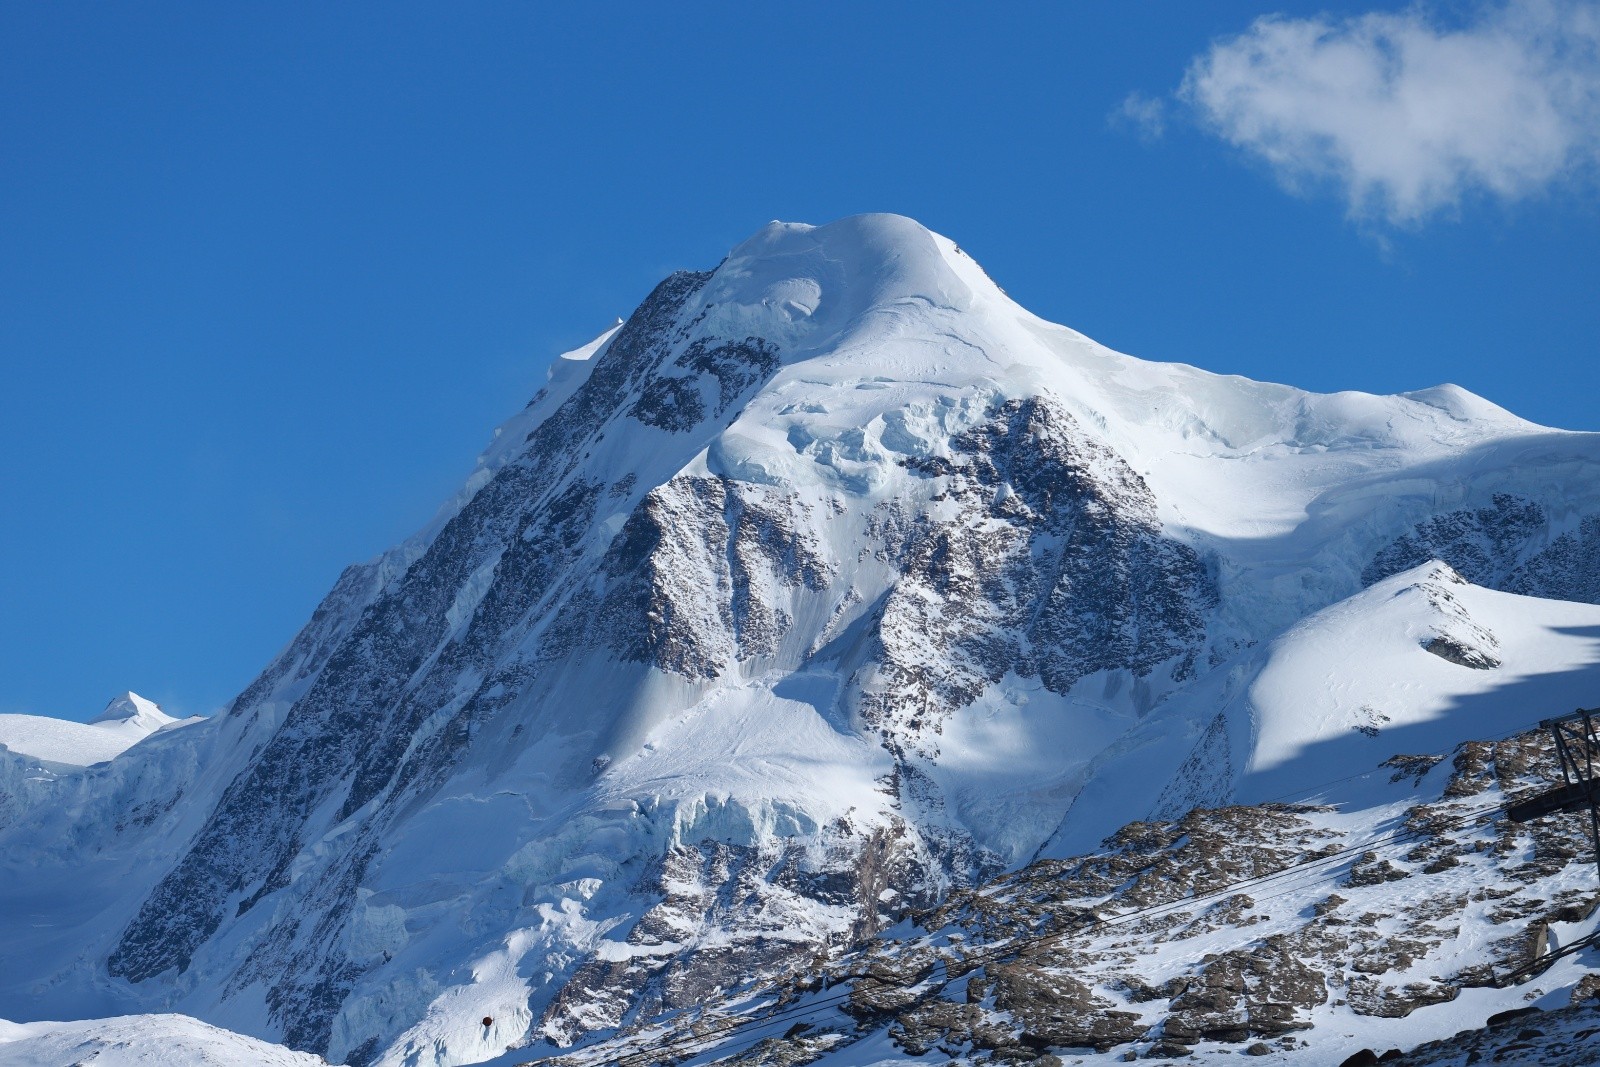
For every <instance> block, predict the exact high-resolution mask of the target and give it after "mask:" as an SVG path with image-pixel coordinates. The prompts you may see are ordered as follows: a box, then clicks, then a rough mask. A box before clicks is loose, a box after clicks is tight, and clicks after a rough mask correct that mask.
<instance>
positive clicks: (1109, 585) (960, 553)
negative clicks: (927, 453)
mask: <svg viewBox="0 0 1600 1067" xmlns="http://www.w3.org/2000/svg"><path fill="white" fill-rule="evenodd" d="M906 465H907V467H909V468H910V469H911V470H912V471H914V472H916V473H917V474H919V475H921V476H923V477H926V478H929V479H931V480H934V483H935V487H936V489H935V493H934V495H933V497H932V500H933V501H934V502H935V503H939V504H943V505H945V506H946V507H947V508H949V509H951V510H953V511H954V516H953V517H952V518H950V519H947V520H945V521H938V520H935V521H934V522H931V523H929V522H918V523H914V524H913V523H908V522H905V521H904V520H903V519H902V520H901V521H900V522H896V523H892V524H886V529H887V531H888V537H887V539H886V540H887V542H888V543H887V544H886V545H885V550H886V551H887V552H888V554H889V558H890V559H891V560H892V561H893V562H894V564H895V566H896V569H897V570H898V571H899V573H900V575H901V577H900V580H899V581H898V582H897V583H896V585H895V588H894V590H893V592H891V593H890V595H889V597H888V599H887V601H886V603H885V604H884V607H883V615H882V624H881V627H880V634H881V635H882V641H883V663H884V668H885V673H886V675H887V687H886V688H885V689H883V690H882V691H881V692H880V693H878V694H876V700H875V701H874V702H873V703H872V704H870V705H869V707H868V715H869V717H871V718H872V719H873V720H874V721H879V722H882V723H883V725H884V728H885V729H886V730H888V732H890V733H891V734H899V733H901V732H902V731H903V730H905V729H910V730H911V731H917V730H922V729H926V728H929V727H933V728H935V729H936V728H937V714H938V712H939V711H940V710H944V709H953V708H958V707H962V706H964V705H966V704H970V703H971V702H972V701H973V700H974V699H975V698H976V697H977V696H978V694H979V693H980V692H982V690H983V688H984V687H985V686H987V685H992V684H994V683H995V682H998V681H999V680H1000V679H1001V678H1002V677H1004V676H1005V674H1006V673H1007V672H1008V671H1009V672H1014V673H1016V674H1018V675H1020V676H1022V677H1025V678H1033V677H1037V678H1039V679H1040V681H1042V682H1043V683H1044V685H1045V686H1046V687H1047V688H1049V689H1050V690H1051V691H1053V692H1057V693H1065V692H1066V691H1067V690H1069V689H1071V688H1072V686H1073V685H1074V684H1076V683H1077V682H1078V681H1079V680H1080V679H1082V678H1084V677H1085V676H1087V675H1090V674H1094V673H1096V672H1099V671H1115V670H1127V671H1130V672H1131V673H1132V674H1133V675H1134V676H1135V677H1138V678H1142V677H1145V676H1146V675H1148V674H1150V673H1151V672H1152V671H1154V670H1155V669H1156V668H1157V667H1159V666H1163V665H1164V666H1166V667H1168V668H1169V669H1170V670H1171V673H1172V675H1173V677H1174V678H1176V679H1178V680H1182V679H1184V678H1187V677H1188V676H1189V675H1190V674H1192V673H1193V671H1194V664H1195V660H1196V657H1197V656H1198V654H1199V652H1200V649H1201V646H1202V644H1203V641H1204V638H1205V613H1206V612H1207V611H1208V610H1209V609H1210V608H1211V607H1213V606H1214V605H1215V603H1216V589H1215V587H1214V585H1213V584H1212V581H1211V578H1210V575H1209V574H1208V573H1207V571H1206V569H1205V567H1204V566H1203V565H1202V563H1201V561H1200V559H1199V557H1198V556H1197V554H1196V553H1195V551H1194V550H1193V549H1192V548H1190V547H1189V546H1188V545H1185V544H1183V543H1181V542H1178V541H1174V540H1172V539H1170V538H1168V537H1166V536H1165V535H1164V532H1163V530H1162V526H1161V523H1160V522H1159V521H1158V520H1157V518H1156V509H1155V498H1154V497H1153V496H1152V495H1151V492H1150V489H1149V487H1148V486H1147V485H1146V484H1145V482H1144V481H1143V479H1141V478H1140V477H1139V476H1138V475H1137V474H1136V473H1134V471H1133V470H1132V468H1130V467H1129V466H1128V464H1127V462H1126V461H1125V460H1123V459H1122V457H1120V456H1118V455H1117V454H1116V453H1115V452H1114V451H1112V450H1111V449H1110V448H1108V447H1107V446H1105V445H1104V444H1102V443H1100V442H1098V441H1096V440H1094V439H1093V438H1092V437H1090V436H1089V435H1088V434H1086V433H1085V432H1084V431H1083V430H1082V428H1081V427H1080V426H1079V425H1078V423H1077V421H1076V420H1075V419H1074V418H1073V417H1072V416H1071V415H1070V414H1069V413H1068V412H1067V411H1066V410H1065V409H1064V408H1063V407H1062V406H1061V404H1060V403H1059V402H1056V401H1054V400H1053V399H1052V398H1050V397H1048V396H1041V397H1034V398H1030V399H1028V400H1020V401H1019V400H1013V401H1008V402H1006V403H1004V404H1002V405H1000V406H999V408H998V409H997V410H995V411H994V412H993V415H992V416H991V418H989V419H988V420H986V421H984V422H982V423H980V424H979V425H977V426H975V427H973V428H972V429H971V430H969V431H967V432H965V433H963V434H961V435H959V436H957V437H956V438H955V439H954V440H952V441H951V443H950V455H949V456H948V457H944V456H935V457H929V458H925V459H917V460H910V461H907V464H906ZM902 530H903V531H904V534H903V536H895V535H896V534H897V533H898V532H899V531H902ZM930 604H938V605H940V609H941V610H940V611H939V612H938V616H937V619H936V620H930V619H929V618H928V615H929V612H928V606H929V605H930ZM930 622H932V625H931V626H930ZM930 663H938V664H940V665H941V669H939V672H938V673H937V674H934V675H932V676H931V677H930V671H929V669H928V665H929V664H930ZM896 718H898V719H900V720H902V721H898V722H896V721H892V720H894V719H896ZM930 718H931V721H930Z"/></svg>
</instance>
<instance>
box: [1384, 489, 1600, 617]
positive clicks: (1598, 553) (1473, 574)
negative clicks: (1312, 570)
mask: <svg viewBox="0 0 1600 1067" xmlns="http://www.w3.org/2000/svg"><path fill="white" fill-rule="evenodd" d="M1430 559H1442V560H1444V561H1445V562H1446V563H1448V564H1450V566H1452V567H1454V568H1455V569H1456V570H1457V571H1458V572H1460V574H1461V576H1462V577H1463V578H1465V579H1466V580H1467V581H1469V582H1471V583H1473V584H1474V585H1484V586H1488V587H1490V588H1491V589H1504V590H1506V591H1507V592H1510V593H1521V594H1523V595H1525V596H1538V597H1548V598H1551V599H1554V600H1579V601H1583V602H1584V603H1587V604H1600V515H1587V516H1584V517H1583V519H1582V521H1581V522H1580V523H1579V524H1578V528H1577V529H1576V530H1571V531H1568V532H1565V533H1561V534H1559V535H1554V536H1552V531H1551V523H1550V519H1549V517H1548V515H1547V513H1546V511H1545V509H1544V507H1543V506H1542V505H1540V504H1539V503H1538V502H1536V501H1533V500H1528V499H1525V498H1521V497H1517V496H1515V495H1513V494H1510V493H1496V494H1495V495H1494V499H1493V502H1492V503H1491V504H1490V505H1489V506H1487V507H1481V508H1463V509H1461V510H1458V511H1451V512H1447V513H1445V514H1443V515H1436V516H1435V517H1433V518H1431V519H1428V520H1427V521H1425V522H1421V523H1418V524H1417V526H1416V528H1415V529H1414V530H1413V531H1412V532H1410V533H1408V534H1405V535H1403V536H1401V537H1399V538H1397V539H1395V541H1394V542H1392V543H1391V544H1390V545H1389V546H1388V547H1387V548H1385V549H1383V550H1382V551H1381V552H1379V553H1378V554H1377V556H1375V557H1374V558H1373V560H1372V562H1371V563H1370V564H1368V565H1367V567H1366V569H1365V570H1364V571H1362V573H1361V580H1362V582H1363V583H1364V584H1367V585H1371V584H1372V583H1373V582H1376V581H1380V580H1381V579H1384V578H1387V577H1389V576H1390V575H1392V574H1398V573H1400V572H1401V571H1404V570H1409V569H1410V568H1412V567H1415V566H1417V565H1418V564H1421V563H1426V562H1427V561H1428V560H1430Z"/></svg>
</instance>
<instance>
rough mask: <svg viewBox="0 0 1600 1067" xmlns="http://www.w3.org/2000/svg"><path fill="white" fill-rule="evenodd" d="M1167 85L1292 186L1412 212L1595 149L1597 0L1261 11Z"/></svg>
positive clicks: (1506, 194)
mask: <svg viewBox="0 0 1600 1067" xmlns="http://www.w3.org/2000/svg"><path fill="white" fill-rule="evenodd" d="M1179 97H1180V98H1181V99H1182V100H1184V101H1186V102H1187V103H1188V104H1189V105H1191V106H1192V107H1193V108H1194V109H1195V110H1196V111H1197V112H1198V114H1199V115H1200V117H1201V120H1202V122H1203V123H1204V124H1205V125H1206V126H1208V127H1209V128H1210V129H1212V130H1213V131H1214V132H1216V133H1217V134H1218V135H1220V136H1221V137H1223V138H1224V139H1226V140H1228V141H1230V142H1232V143H1233V144H1235V145H1237V146H1239V147H1240V148H1242V149H1244V150H1245V151H1247V152H1249V153H1252V154H1254V155H1256V156H1259V157H1260V158H1261V159H1263V160H1265V161H1266V162H1267V163H1268V164H1269V165H1270V166H1271V168H1272V169H1273V171H1274V172H1275V173H1276V174H1277V176H1278V177H1279V179H1280V180H1281V181H1283V182H1284V184H1285V185H1287V186H1288V187H1290V188H1291V189H1297V190H1303V189H1307V188H1309V187H1315V186H1318V185H1322V184H1326V183H1332V184H1333V185H1335V186H1336V187H1338V188H1339V189H1340V191H1341V192H1342V193H1343V195H1344V196H1345V198H1346V200H1347V202H1348V204H1349V208H1350V213H1351V214H1352V215H1353V216H1356V217H1362V218H1382V219H1385V220H1387V221H1389V222H1391V223H1396V224H1407V223H1416V222H1419V221H1421V220H1422V219H1424V218H1426V217H1427V216H1428V215H1430V214H1432V213H1434V212H1436V211H1439V210H1441V209H1444V208H1448V207H1451V206H1453V205H1455V204H1457V203H1458V202H1459V201H1460V200H1461V199H1462V198H1463V197H1464V196H1467V195H1469V194H1474V193H1487V194H1490V195H1493V196H1497V197H1501V198H1503V199H1506V200H1515V199H1518V198H1521V197H1525V196H1528V195H1530V194H1533V193H1536V192H1538V191H1540V190H1541V189H1543V188H1546V187H1547V186H1549V185H1551V184H1552V183H1555V182H1557V181H1560V180H1563V179H1566V178H1570V177H1573V176H1575V175H1579V174H1585V173H1592V172H1593V170H1594V168H1595V164H1596V163H1597V162H1600V4H1597V3H1595V2H1594V0H1509V2H1505V3H1502V4H1500V5H1498V6H1495V7H1486V8H1480V9H1479V11H1478V13H1477V15H1476V17H1475V18H1474V19H1472V20H1471V21H1469V22H1467V23H1465V24H1458V25H1453V26H1446V25H1443V24H1441V23H1440V22H1439V21H1438V20H1436V19H1435V18H1433V17H1431V16H1430V15H1429V14H1428V13H1427V12H1426V10H1424V9H1420V8H1413V9H1410V10H1407V11H1405V12H1401V13H1382V12H1378V13H1372V14H1367V15H1362V16H1359V17H1355V18H1349V19H1343V20H1340V19H1333V18H1329V17H1326V16H1323V17H1318V18H1310V19H1291V18H1285V17H1282V16H1276V15H1272V16H1267V17H1265V18H1261V19H1258V20H1257V21H1256V22H1255V23H1254V24H1253V25H1252V26H1251V27H1250V28H1249V29H1248V30H1246V31H1245V32H1244V33H1243V34H1241V35H1239V36H1237V37H1233V38H1229V39H1226V40H1222V41H1218V42H1216V43H1214V44H1213V45H1212V46H1211V49H1210V50H1209V51H1208V52H1207V53H1206V54H1204V55H1202V56H1200V57H1198V58H1197V59H1195V60H1194V62H1193V63H1192V64H1190V67H1189V70H1188V72H1187V74H1186V75H1185V77H1184V81H1183V86H1182V88H1181V89H1180V90H1179Z"/></svg>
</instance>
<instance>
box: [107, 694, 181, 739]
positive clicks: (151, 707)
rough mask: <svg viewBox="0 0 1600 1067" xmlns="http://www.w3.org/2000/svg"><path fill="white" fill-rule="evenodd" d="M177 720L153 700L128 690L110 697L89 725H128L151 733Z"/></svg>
mask: <svg viewBox="0 0 1600 1067" xmlns="http://www.w3.org/2000/svg"><path fill="white" fill-rule="evenodd" d="M177 721H178V720H177V719H175V718H173V717H172V716H171V715H168V714H167V713H166V712H164V711H162V710H161V707H160V705H158V704H157V703H156V702H155V701H153V700H146V699H145V698H144V697H142V696H140V695H139V694H138V693H135V692H133V691H132V690H129V691H128V692H125V693H121V694H119V695H118V696H115V697H113V698H112V699H111V702H110V703H109V704H107V705H106V708H105V710H104V711H102V712H101V713H100V714H99V715H97V716H95V717H94V718H92V719H90V720H89V725H90V726H98V725H101V724H106V725H116V726H128V727H133V728H135V729H138V730H141V731H143V732H144V733H147V734H153V733H155V732H156V731H157V730H159V729H161V728H162V727H165V726H171V725H172V724H173V723H175V722H177Z"/></svg>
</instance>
